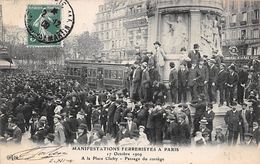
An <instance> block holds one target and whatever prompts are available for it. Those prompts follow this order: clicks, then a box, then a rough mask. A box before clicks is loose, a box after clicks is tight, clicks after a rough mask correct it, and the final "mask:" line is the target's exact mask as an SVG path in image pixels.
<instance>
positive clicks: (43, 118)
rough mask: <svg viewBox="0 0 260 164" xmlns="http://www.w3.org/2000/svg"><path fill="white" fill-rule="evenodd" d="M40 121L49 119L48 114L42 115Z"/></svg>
mask: <svg viewBox="0 0 260 164" xmlns="http://www.w3.org/2000/svg"><path fill="white" fill-rule="evenodd" d="M39 121H47V117H46V116H41V118H40V120H39Z"/></svg>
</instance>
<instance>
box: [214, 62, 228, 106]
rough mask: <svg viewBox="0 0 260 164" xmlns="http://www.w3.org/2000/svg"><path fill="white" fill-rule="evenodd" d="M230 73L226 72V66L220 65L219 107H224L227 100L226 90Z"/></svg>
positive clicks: (217, 82) (218, 76) (217, 83)
mask: <svg viewBox="0 0 260 164" xmlns="http://www.w3.org/2000/svg"><path fill="white" fill-rule="evenodd" d="M227 76H228V72H227V71H226V64H224V63H222V64H220V70H219V72H218V75H217V81H216V85H217V89H218V90H219V99H220V100H219V107H221V106H223V104H224V99H225V90H226V82H227Z"/></svg>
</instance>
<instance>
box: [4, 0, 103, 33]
mask: <svg viewBox="0 0 260 164" xmlns="http://www.w3.org/2000/svg"><path fill="white" fill-rule="evenodd" d="M53 1H55V0H0V4H2V10H3V22H4V25H12V26H19V27H21V28H25V26H24V14H25V11H26V7H27V5H28V4H46V3H50V2H53ZM68 1H69V2H70V4H71V6H72V7H73V9H74V13H75V26H74V29H73V30H72V33H71V34H72V35H73V34H74V35H75V34H80V33H82V32H83V31H87V30H88V31H91V32H93V31H94V30H95V28H94V25H93V23H94V22H95V19H96V15H95V14H96V13H97V11H98V5H100V4H102V3H103V0H68Z"/></svg>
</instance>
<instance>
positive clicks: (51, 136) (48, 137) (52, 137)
mask: <svg viewBox="0 0 260 164" xmlns="http://www.w3.org/2000/svg"><path fill="white" fill-rule="evenodd" d="M46 138H47V139H48V140H50V141H54V138H55V136H54V134H51V133H49V134H48V135H47V136H46Z"/></svg>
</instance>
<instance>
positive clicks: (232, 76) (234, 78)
mask: <svg viewBox="0 0 260 164" xmlns="http://www.w3.org/2000/svg"><path fill="white" fill-rule="evenodd" d="M237 82H238V74H237V73H236V72H235V66H233V65H232V66H230V68H229V74H228V76H227V82H226V86H227V90H226V91H227V93H226V94H227V98H228V99H227V106H229V105H232V103H233V101H234V92H235V88H236V87H237Z"/></svg>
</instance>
